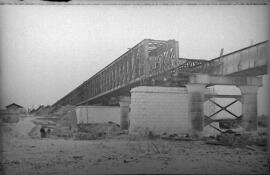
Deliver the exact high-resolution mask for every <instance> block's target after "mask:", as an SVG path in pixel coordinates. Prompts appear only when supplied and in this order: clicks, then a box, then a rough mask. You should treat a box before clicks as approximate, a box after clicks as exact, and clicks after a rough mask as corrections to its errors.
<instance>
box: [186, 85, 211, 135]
mask: <svg viewBox="0 0 270 175" xmlns="http://www.w3.org/2000/svg"><path fill="white" fill-rule="evenodd" d="M205 86H206V84H187V85H186V87H187V90H188V99H189V101H188V115H189V119H190V124H191V135H192V136H194V137H201V136H202V131H203V128H204V123H203V122H204V101H205V100H204V95H205V90H206V88H205Z"/></svg>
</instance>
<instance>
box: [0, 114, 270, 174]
mask: <svg viewBox="0 0 270 175" xmlns="http://www.w3.org/2000/svg"><path fill="white" fill-rule="evenodd" d="M34 120H35V117H24V118H21V120H20V121H19V122H18V123H5V124H2V125H1V129H2V134H3V135H2V136H3V137H2V143H3V148H2V150H1V153H2V154H1V161H2V162H1V166H2V173H5V174H29V175H30V174H65V175H68V174H105V173H106V174H108V173H109V174H132V173H136V174H138V173H140V174H145V173H151V174H152V173H159V174H164V173H177V174H187V173H188V174H268V173H269V172H268V164H267V157H266V152H265V150H264V149H263V148H262V147H253V148H256V149H254V150H250V149H246V148H233V147H226V146H221V145H208V144H205V143H204V142H202V141H167V140H160V139H156V140H148V139H140V138H132V137H130V136H128V135H120V136H117V137H113V138H105V139H101V140H84V141H82V140H72V139H67V140H65V139H61V138H44V139H41V138H37V137H36V138H35V137H30V136H29V134H28V133H29V132H33V128H35V127H36V125H35V124H34V123H33V121H34ZM0 174H1V173H0Z"/></svg>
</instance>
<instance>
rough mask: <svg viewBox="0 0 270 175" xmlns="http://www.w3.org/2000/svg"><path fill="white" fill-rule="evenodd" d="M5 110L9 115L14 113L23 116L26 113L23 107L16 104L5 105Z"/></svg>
mask: <svg viewBox="0 0 270 175" xmlns="http://www.w3.org/2000/svg"><path fill="white" fill-rule="evenodd" d="M6 110H7V111H8V112H9V113H16V114H25V113H26V112H27V111H26V109H25V108H24V107H22V106H20V105H18V104H16V103H12V104H10V105H7V106H6Z"/></svg>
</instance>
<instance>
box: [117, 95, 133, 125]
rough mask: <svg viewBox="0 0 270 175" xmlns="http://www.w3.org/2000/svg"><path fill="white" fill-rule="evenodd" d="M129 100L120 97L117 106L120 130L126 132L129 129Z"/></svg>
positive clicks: (127, 97)
mask: <svg viewBox="0 0 270 175" xmlns="http://www.w3.org/2000/svg"><path fill="white" fill-rule="evenodd" d="M130 102H131V98H130V97H129V96H120V97H119V104H120V127H121V129H124V130H128V128H129V117H128V114H129V110H130V108H129V106H130Z"/></svg>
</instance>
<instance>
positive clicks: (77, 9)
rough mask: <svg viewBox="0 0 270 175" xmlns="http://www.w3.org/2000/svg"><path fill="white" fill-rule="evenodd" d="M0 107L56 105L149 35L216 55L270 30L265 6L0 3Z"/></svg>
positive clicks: (187, 51) (188, 52) (197, 55)
mask: <svg viewBox="0 0 270 175" xmlns="http://www.w3.org/2000/svg"><path fill="white" fill-rule="evenodd" d="M0 26H1V27H0V42H1V43H0V84H1V86H0V95H1V102H0V108H4V107H5V106H6V105H8V104H10V103H13V102H15V103H17V104H20V105H22V106H24V107H26V108H28V107H30V108H31V107H37V106H39V105H41V104H43V105H51V104H53V103H55V102H56V101H57V100H58V99H60V98H62V97H63V96H64V95H66V94H67V93H69V92H70V91H71V90H73V89H74V88H76V87H77V86H78V85H80V84H81V83H83V81H85V80H87V79H88V78H90V77H91V76H92V75H94V74H95V73H96V72H98V71H99V70H101V69H102V68H103V67H105V66H106V65H108V64H109V63H110V62H112V61H113V60H115V59H116V58H118V57H119V56H121V55H122V54H124V53H125V52H126V51H127V50H128V48H132V47H133V46H135V45H136V44H137V43H139V42H140V41H141V40H143V39H145V38H150V39H158V40H169V39H175V40H177V41H179V55H180V57H183V58H191V59H207V60H209V59H213V58H215V57H217V56H219V53H220V50H221V48H224V54H226V53H229V52H232V51H235V50H238V49H241V48H243V47H247V46H249V45H250V44H251V43H254V44H255V43H258V42H262V41H264V40H267V38H268V32H269V30H268V26H269V14H268V7H267V6H260V5H256V6H232V5H231V6H221V5H220V6H207V5H204V6H200V5H197V6H187V5H182V6H169V5H166V6H134V5H133V6H131V5H126V6H121V5H118V6H117V5H115V6H110V5H108V6H103V5H97V6H94V5H93V6H86V5H85V6H79V5H76V6H52V5H51V6H34V5H28V6H7V5H5V6H0Z"/></svg>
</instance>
